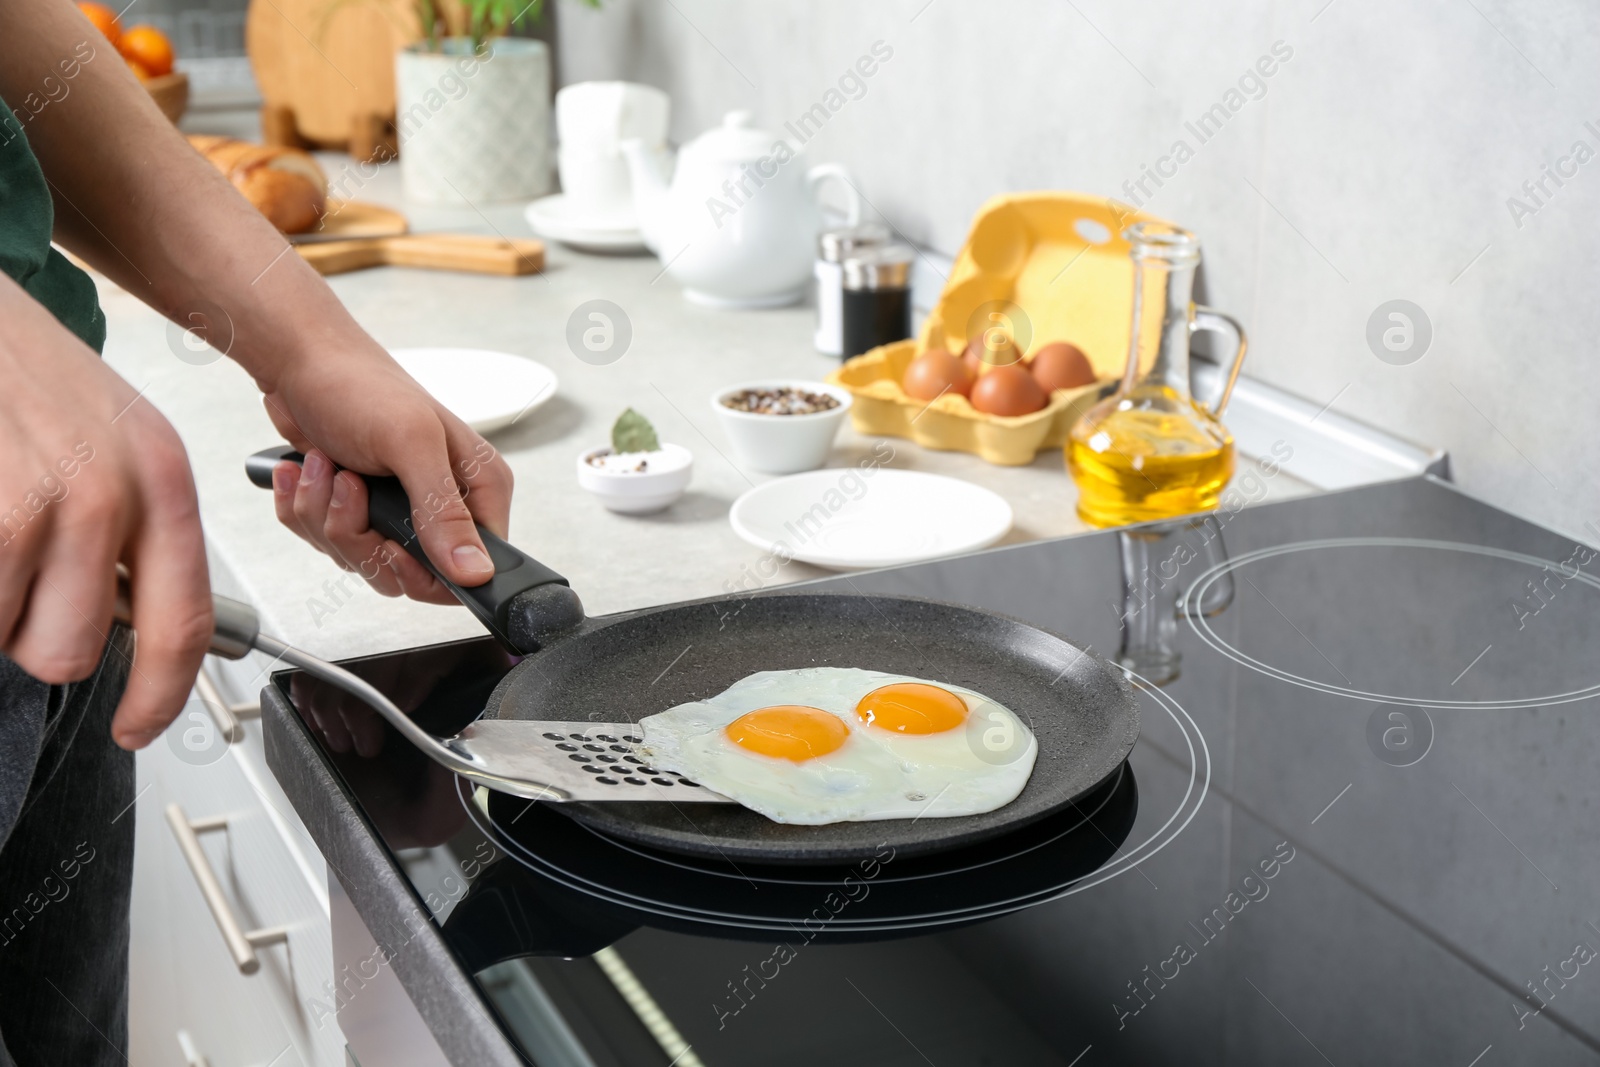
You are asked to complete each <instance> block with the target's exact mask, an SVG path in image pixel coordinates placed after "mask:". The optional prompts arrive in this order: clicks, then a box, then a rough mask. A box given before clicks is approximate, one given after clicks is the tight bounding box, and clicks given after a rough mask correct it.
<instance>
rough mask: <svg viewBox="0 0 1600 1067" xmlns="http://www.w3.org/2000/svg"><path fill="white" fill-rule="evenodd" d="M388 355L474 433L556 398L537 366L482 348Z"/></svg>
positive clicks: (551, 376)
mask: <svg viewBox="0 0 1600 1067" xmlns="http://www.w3.org/2000/svg"><path fill="white" fill-rule="evenodd" d="M389 354H390V355H391V356H393V357H394V358H395V362H397V363H399V364H400V366H402V367H404V368H405V369H406V373H407V374H409V375H411V376H412V377H413V378H415V379H416V380H417V382H418V383H419V384H420V385H421V386H422V387H423V388H424V389H426V390H427V391H428V392H430V393H432V394H433V398H434V399H435V400H437V401H439V403H441V404H443V405H444V406H445V407H446V408H448V409H449V410H450V413H451V414H452V415H454V416H455V417H456V418H458V419H460V420H461V421H462V422H464V423H466V424H467V425H468V426H471V427H472V428H473V429H474V430H477V431H478V432H479V433H493V432H494V431H496V430H503V429H505V428H506V427H507V426H510V425H511V424H512V423H513V422H516V421H517V420H518V419H520V418H522V417H524V416H525V415H527V414H528V412H530V411H533V410H534V409H535V408H537V407H539V406H540V405H541V404H544V403H546V402H547V401H549V399H550V398H551V397H553V396H555V395H556V376H555V372H553V371H552V370H551V369H550V368H549V367H546V366H545V365H544V364H543V363H535V362H534V361H533V360H531V359H525V358H523V357H522V356H513V355H512V354H511V353H509V352H491V351H488V350H486V349H482V348H396V349H392V350H391V351H390V352H389Z"/></svg>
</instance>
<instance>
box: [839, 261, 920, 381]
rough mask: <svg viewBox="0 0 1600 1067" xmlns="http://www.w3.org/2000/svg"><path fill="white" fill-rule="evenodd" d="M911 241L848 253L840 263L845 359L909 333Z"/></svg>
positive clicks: (908, 335) (904, 336) (906, 335)
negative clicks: (906, 243)
mask: <svg viewBox="0 0 1600 1067" xmlns="http://www.w3.org/2000/svg"><path fill="white" fill-rule="evenodd" d="M915 256H916V251H915V250H914V249H912V248H911V246H910V245H900V244H891V245H879V246H878V247H876V248H868V249H864V250H862V251H860V252H857V253H856V254H854V255H852V256H849V257H847V258H846V259H845V261H844V262H843V263H842V264H841V270H840V274H841V275H842V282H843V292H842V293H841V294H840V295H841V297H842V299H841V301H840V304H841V312H842V314H841V319H842V328H841V331H840V332H841V334H842V335H843V337H842V340H843V347H842V349H841V352H840V354H841V355H843V356H844V357H845V358H846V359H849V358H850V357H852V356H859V355H860V354H861V353H863V352H866V351H868V350H869V349H873V348H877V347H878V346H879V345H886V344H889V343H891V342H893V341H903V340H905V339H906V338H908V337H910V336H911V261H912V259H913V258H915Z"/></svg>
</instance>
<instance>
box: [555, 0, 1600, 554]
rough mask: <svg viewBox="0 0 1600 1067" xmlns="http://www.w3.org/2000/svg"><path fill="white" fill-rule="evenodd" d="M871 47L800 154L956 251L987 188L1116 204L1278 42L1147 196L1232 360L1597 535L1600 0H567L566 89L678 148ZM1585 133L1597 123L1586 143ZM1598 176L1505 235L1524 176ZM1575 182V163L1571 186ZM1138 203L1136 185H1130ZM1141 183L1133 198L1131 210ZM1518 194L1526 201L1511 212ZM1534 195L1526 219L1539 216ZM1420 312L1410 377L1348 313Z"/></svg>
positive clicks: (780, 107) (1555, 194)
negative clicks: (1248, 90)
mask: <svg viewBox="0 0 1600 1067" xmlns="http://www.w3.org/2000/svg"><path fill="white" fill-rule="evenodd" d="M878 40H882V41H884V42H886V43H887V44H888V45H889V46H890V47H892V48H893V49H894V55H893V58H892V59H891V60H889V61H888V62H887V63H885V64H883V65H882V68H881V69H880V70H879V72H878V73H877V74H875V75H874V76H873V77H872V79H870V81H869V82H868V83H867V89H866V92H865V94H864V95H862V96H861V98H860V99H857V100H851V101H850V102H848V103H847V104H846V105H845V106H844V107H843V108H841V109H840V110H839V111H838V113H837V114H835V115H833V116H832V118H831V119H830V120H829V122H828V124H827V125H826V126H825V127H824V129H823V130H822V132H821V133H820V134H818V135H817V137H816V138H814V139H813V140H812V142H811V143H810V144H809V145H808V147H807V153H808V155H809V156H810V157H811V158H812V159H813V160H814V161H817V162H821V161H823V160H830V159H832V160H839V161H841V162H843V163H845V164H847V165H848V166H849V167H850V168H851V169H852V170H853V171H854V172H855V173H856V175H857V177H858V180H859V182H860V184H861V188H862V191H863V193H864V194H865V195H866V197H867V198H868V200H869V201H870V202H871V203H872V204H873V205H875V206H876V207H877V208H878V209H879V210H880V211H881V212H882V213H883V214H884V215H885V216H886V217H887V218H888V220H889V221H890V222H891V223H892V224H893V225H895V226H896V227H898V228H899V229H900V230H902V231H903V232H904V233H905V235H906V236H907V237H909V238H910V239H912V240H915V241H918V242H920V243H923V244H926V245H929V246H931V247H934V248H937V249H939V250H940V251H943V252H946V253H952V252H954V251H955V250H956V249H957V248H958V247H959V246H960V244H961V241H962V239H963V237H964V235H965V232H966V226H967V222H968V220H969V219H970V218H971V216H972V214H973V212H974V211H975V210H976V209H977V208H978V206H979V205H980V204H981V203H982V202H983V201H984V200H985V199H986V198H987V197H988V196H990V195H992V194H994V193H997V192H1003V191H1007V190H1016V189H1030V188H1066V189H1080V190H1086V191H1090V192H1096V193H1101V194H1106V195H1115V196H1119V197H1124V198H1125V197H1126V196H1127V193H1125V192H1124V191H1123V188H1122V187H1123V183H1124V182H1126V181H1129V180H1136V179H1137V178H1138V177H1139V175H1140V172H1141V168H1142V167H1143V166H1145V165H1147V164H1152V165H1153V164H1154V163H1155V162H1156V161H1157V159H1158V158H1159V157H1160V156H1162V155H1163V154H1165V153H1166V152H1168V151H1169V149H1170V147H1171V145H1172V143H1173V141H1174V140H1175V139H1177V138H1180V137H1182V138H1185V139H1186V140H1188V141H1189V143H1190V144H1191V145H1195V144H1197V139H1196V138H1195V137H1194V136H1193V135H1192V134H1191V133H1189V132H1187V131H1186V129H1185V126H1184V123H1185V122H1186V121H1193V120H1194V119H1196V118H1197V117H1198V116H1199V114H1200V113H1202V112H1204V111H1205V110H1206V109H1207V108H1208V107H1210V106H1211V105H1212V104H1214V103H1217V102H1218V101H1219V100H1222V99H1223V96H1224V94H1225V93H1226V91H1227V90H1228V89H1229V88H1230V86H1233V85H1234V84H1235V83H1236V81H1237V79H1238V78H1239V77H1240V76H1241V75H1242V74H1243V73H1244V72H1245V71H1246V70H1247V69H1248V68H1250V67H1251V66H1252V65H1253V64H1254V63H1255V62H1256V60H1257V59H1258V57H1260V56H1262V55H1265V54H1268V53H1269V52H1270V50H1271V48H1272V46H1273V44H1274V42H1277V41H1282V42H1284V44H1285V45H1287V46H1288V47H1289V48H1292V49H1293V56H1292V58H1290V59H1289V60H1287V61H1286V62H1283V63H1281V64H1280V65H1279V66H1278V69H1277V70H1276V71H1275V73H1274V74H1273V76H1272V77H1271V78H1270V79H1267V80H1265V82H1264V84H1265V92H1264V94H1262V93H1260V92H1259V90H1257V95H1259V96H1260V98H1259V99H1252V100H1249V101H1248V102H1246V103H1245V104H1244V105H1243V106H1242V107H1241V108H1240V109H1239V110H1238V112H1237V113H1236V114H1234V115H1233V116H1232V117H1231V118H1230V119H1229V121H1228V122H1227V124H1226V125H1225V126H1224V127H1223V129H1222V130H1221V131H1220V132H1218V133H1217V134H1216V135H1215V136H1214V137H1213V138H1211V139H1210V140H1208V141H1207V143H1205V144H1204V145H1203V146H1200V147H1199V148H1198V150H1197V152H1196V154H1195V156H1194V158H1193V159H1191V160H1189V161H1188V162H1187V163H1186V164H1185V165H1183V166H1182V167H1181V168H1179V169H1178V173H1177V174H1176V176H1175V177H1172V178H1171V179H1169V180H1166V183H1165V185H1164V186H1163V187H1162V188H1160V189H1158V190H1154V195H1153V196H1152V197H1150V199H1149V200H1148V204H1149V207H1150V209H1151V210H1153V211H1156V212H1159V213H1161V214H1164V215H1166V216H1167V217H1169V218H1172V219H1174V220H1176V221H1178V222H1181V223H1182V224H1184V225H1186V226H1189V227H1190V228H1192V229H1194V230H1195V231H1197V232H1198V233H1199V234H1200V235H1201V237H1202V238H1203V239H1204V241H1205V242H1206V249H1207V267H1206V286H1207V297H1208V299H1209V301H1210V302H1211V303H1213V304H1215V305H1216V306H1218V307H1220V308H1223V309H1225V310H1229V311H1231V312H1233V313H1234V314H1236V315H1238V316H1239V317H1241V318H1242V319H1243V320H1244V321H1245V323H1246V325H1247V326H1248V327H1249V329H1250V330H1251V333H1252V335H1253V338H1254V340H1255V342H1256V344H1255V347H1254V350H1253V355H1252V357H1251V362H1250V366H1249V368H1248V370H1249V372H1250V373H1251V374H1253V375H1255V376H1256V377H1258V378H1261V379H1263V380H1266V381H1268V382H1271V383H1273V384H1276V385H1280V386H1282V387H1284V388H1286V389H1289V390H1291V391H1293V392H1296V393H1299V394H1300V395H1302V396H1305V397H1306V398H1308V399H1310V400H1312V401H1314V402H1316V403H1318V404H1319V405H1320V404H1323V403H1327V402H1329V401H1332V402H1333V407H1334V409H1335V410H1337V411H1340V412H1343V413H1345V414H1348V415H1351V416H1353V417H1356V418H1359V419H1363V420H1366V421H1369V422H1372V423H1375V424H1377V425H1380V426H1383V427H1385V428H1388V429H1391V430H1394V431H1396V432H1399V433H1401V434H1403V435H1405V436H1408V437H1410V438H1412V439H1414V440H1417V441H1419V442H1422V443H1425V444H1428V445H1435V446H1440V447H1444V448H1447V449H1449V450H1450V452H1451V453H1452V456H1453V461H1454V470H1455V473H1456V477H1457V479H1458V480H1459V481H1460V482H1462V483H1463V484H1464V485H1465V486H1466V487H1468V488H1469V489H1470V490H1472V491H1474V492H1476V493H1478V494H1479V495H1482V496H1484V497H1486V498H1487V499H1489V500H1491V501H1493V502H1495V503H1498V504H1500V505H1502V506H1505V507H1509V508H1512V509H1514V510H1517V511H1520V512H1522V513H1525V514H1527V515H1529V516H1531V517H1533V518H1535V519H1537V520H1539V521H1542V522H1545V523H1548V524H1550V525H1552V526H1555V527H1557V528H1559V529H1561V530H1563V531H1566V532H1568V533H1572V534H1574V535H1584V536H1587V537H1588V539H1589V540H1597V539H1600V535H1597V534H1594V533H1588V534H1584V530H1583V527H1584V524H1585V523H1586V522H1594V523H1595V524H1596V525H1597V527H1600V463H1597V462H1596V461H1597V460H1600V445H1597V444H1596V436H1597V435H1596V420H1595V419H1594V417H1593V415H1592V412H1593V411H1594V409H1595V406H1596V404H1597V403H1600V370H1597V369H1596V362H1597V359H1600V352H1597V350H1596V349H1597V345H1596V342H1595V340H1594V338H1595V337H1596V335H1597V334H1600V301H1596V300H1595V299H1594V292H1595V289H1596V287H1597V283H1600V242H1597V240H1596V237H1597V226H1596V221H1597V219H1600V92H1597V90H1600V65H1596V64H1595V63H1594V62H1593V56H1594V53H1595V50H1596V47H1597V46H1600V8H1597V7H1596V6H1595V5H1593V4H1592V3H1587V2H1585V0H1541V2H1540V3H1538V4H1518V3H1514V2H1512V0H1399V2H1393V3H1375V2H1372V0H1332V2H1331V3H1330V2H1329V0H1215V2H1211V3H1206V4H1195V3H1192V2H1185V0H1140V2H1138V3H1117V2H1115V0H984V2H982V3H979V2H977V0H931V2H929V0H900V2H886V0H880V2H874V3H870V4H863V3H859V2H851V0H763V2H762V3H760V4H751V3H748V2H741V0H606V3H605V5H604V8H603V10H601V11H599V12H596V11H593V10H591V9H588V8H586V7H582V6H580V5H579V4H578V3H577V2H576V0H562V4H561V9H560V47H561V61H560V62H561V79H562V81H563V82H570V81H581V80H586V79H592V78H628V79H632V80H637V81H644V82H648V83H651V84H654V85H659V86H661V87H662V88H664V89H666V90H667V91H668V92H670V93H671V94H672V96H673V105H674V114H673V122H672V130H673V136H674V137H675V138H676V139H678V140H686V139H688V138H689V137H692V136H693V135H695V134H696V133H698V132H699V131H701V130H702V129H704V128H705V127H707V126H709V125H711V124H712V123H714V122H715V121H717V119H718V118H719V116H720V115H721V113H722V112H723V111H725V110H728V109H730V108H735V107H748V108H751V109H752V110H754V111H755V113H756V115H757V117H758V119H759V120H760V121H761V122H762V123H763V124H765V125H766V126H768V127H769V128H776V127H778V126H780V125H781V124H782V123H783V121H784V120H785V119H789V118H792V117H794V116H795V115H797V114H799V113H800V112H802V111H804V110H805V109H806V108H808V107H810V106H811V105H812V104H813V103H814V102H816V101H817V100H818V99H819V98H820V97H821V96H822V94H823V93H824V92H825V91H826V90H827V89H828V88H829V87H830V86H831V85H833V84H834V82H835V80H836V79H837V78H838V76H839V74H840V73H841V72H842V71H843V70H844V69H845V68H846V66H848V65H849V64H850V63H852V62H853V61H854V60H855V58H856V57H857V56H859V55H861V54H863V53H865V52H867V51H868V49H869V48H870V47H871V45H872V44H873V42H875V41H878ZM1591 121H1592V122H1593V123H1594V125H1595V129H1594V130H1590V129H1588V128H1586V126H1585V123H1586V122H1591ZM1578 140H1582V141H1584V142H1586V143H1587V145H1588V147H1589V149H1590V150H1591V151H1592V152H1594V153H1595V155H1596V158H1594V159H1592V160H1590V161H1589V162H1587V163H1586V164H1585V165H1583V166H1581V167H1578V168H1577V174H1576V175H1575V176H1573V177H1570V178H1567V179H1565V185H1564V186H1562V187H1560V188H1557V187H1556V186H1555V185H1554V184H1553V183H1552V182H1549V180H1548V179H1546V184H1547V188H1548V189H1549V190H1550V195H1548V196H1545V195H1544V194H1540V196H1541V199H1542V200H1543V201H1544V202H1543V204H1542V206H1539V207H1538V210H1537V211H1536V212H1535V213H1534V214H1532V215H1530V216H1527V217H1524V218H1522V219H1521V225H1520V227H1519V226H1518V225H1517V223H1516V221H1515V220H1514V219H1513V218H1512V215H1511V213H1510V211H1509V210H1508V208H1507V204H1506V201H1507V198H1508V197H1511V196H1513V195H1517V194H1519V193H1520V187H1521V185H1522V183H1523V182H1524V181H1528V180H1534V179H1538V178H1539V177H1540V176H1541V167H1542V166H1543V165H1544V164H1546V163H1550V164H1554V163H1555V162H1556V161H1557V159H1558V158H1559V157H1561V156H1564V155H1566V154H1567V153H1568V152H1569V151H1570V150H1571V148H1572V146H1573V144H1574V142H1575V141H1578ZM1567 169H1568V170H1569V171H1570V170H1571V165H1570V164H1569V165H1568V168H1567ZM1151 188H1153V187H1151ZM1141 195H1142V194H1141ZM1525 199H1526V198H1525ZM1530 203H1531V201H1530ZM1397 298H1398V299H1406V300H1410V301H1412V302H1414V303H1416V304H1417V305H1419V306H1421V307H1422V308H1423V310H1424V311H1425V312H1426V314H1427V315H1428V317H1429V320H1430V321H1431V323H1432V327H1433V340H1432V343H1431V345H1430V347H1429V349H1428V350H1427V352H1426V353H1425V354H1424V355H1423V356H1422V358H1421V359H1419V360H1418V361H1416V362H1414V363H1412V364H1409V365H1406V366H1394V365H1391V364H1388V363H1385V362H1382V361H1380V360H1379V359H1377V358H1376V357H1375V356H1374V355H1373V353H1372V352H1371V351H1370V350H1369V347H1368V344H1367V341H1366V331H1367V322H1368V318H1369V316H1371V314H1372V313H1373V311H1374V310H1375V309H1376V308H1377V306H1378V305H1379V304H1381V303H1383V302H1385V301H1388V300H1391V299H1397Z"/></svg>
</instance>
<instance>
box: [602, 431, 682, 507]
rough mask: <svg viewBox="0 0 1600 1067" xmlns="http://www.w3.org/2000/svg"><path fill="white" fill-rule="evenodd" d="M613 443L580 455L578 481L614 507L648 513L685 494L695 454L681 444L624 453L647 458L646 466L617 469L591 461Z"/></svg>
mask: <svg viewBox="0 0 1600 1067" xmlns="http://www.w3.org/2000/svg"><path fill="white" fill-rule="evenodd" d="M610 452H611V449H610V447H604V448H591V449H590V450H589V451H587V452H584V453H583V454H582V455H580V456H579V457H578V484H579V485H580V486H582V487H583V488H585V489H587V490H589V492H591V493H593V494H594V495H595V496H597V497H599V498H600V503H602V504H604V505H605V506H606V508H607V509H609V510H611V511H617V512H621V513H622V514H624V515H646V514H649V513H650V512H652V511H660V510H661V509H662V508H665V507H668V506H670V505H671V504H672V503H673V501H675V500H677V499H678V498H679V497H680V496H682V495H683V491H684V490H685V489H686V488H688V486H689V477H690V475H692V474H693V473H694V456H693V455H692V454H691V453H690V452H689V450H688V449H687V448H684V447H683V446H682V445H667V444H664V445H662V446H661V449H660V450H659V451H657V452H637V453H625V454H626V455H629V456H635V455H636V456H638V457H640V458H641V459H642V460H644V462H645V465H646V469H644V470H642V471H641V470H616V469H611V468H607V467H599V466H595V465H594V464H592V463H590V462H589V461H590V459H591V458H593V457H596V456H600V455H605V454H607V453H610Z"/></svg>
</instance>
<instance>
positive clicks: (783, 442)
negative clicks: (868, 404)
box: [711, 381, 852, 474]
mask: <svg viewBox="0 0 1600 1067" xmlns="http://www.w3.org/2000/svg"><path fill="white" fill-rule="evenodd" d="M851 402H852V398H851V396H850V392H849V390H847V389H844V388H842V387H841V386H837V385H829V384H827V383H826V382H807V381H768V382H751V383H749V384H746V385H735V386H732V387H731V388H727V389H719V390H717V391H716V392H715V393H713V394H712V395H711V409H712V410H713V411H715V412H716V413H717V420H718V421H719V422H721V424H722V429H723V432H725V433H726V434H727V435H728V441H729V443H730V444H732V446H733V456H734V462H736V463H737V464H738V465H739V466H741V467H748V468H749V469H751V470H756V471H765V472H766V473H768V474H794V473H795V472H797V471H809V470H815V469H816V468H817V467H820V466H822V465H823V464H824V463H825V462H827V459H828V453H829V452H830V451H831V450H832V449H833V439H834V437H835V436H836V435H837V434H838V432H839V425H840V424H841V423H843V422H844V417H845V413H846V412H848V411H849V410H850V404H851Z"/></svg>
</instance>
